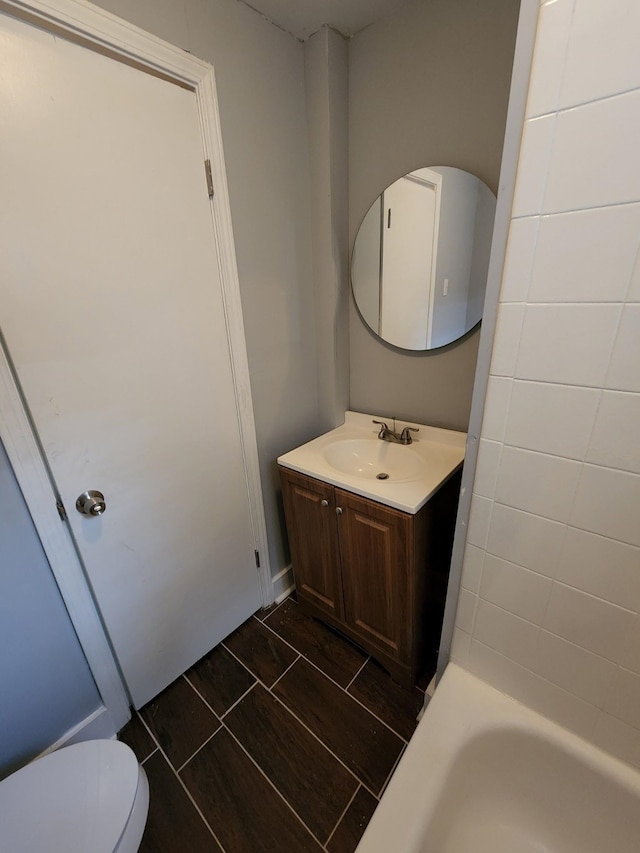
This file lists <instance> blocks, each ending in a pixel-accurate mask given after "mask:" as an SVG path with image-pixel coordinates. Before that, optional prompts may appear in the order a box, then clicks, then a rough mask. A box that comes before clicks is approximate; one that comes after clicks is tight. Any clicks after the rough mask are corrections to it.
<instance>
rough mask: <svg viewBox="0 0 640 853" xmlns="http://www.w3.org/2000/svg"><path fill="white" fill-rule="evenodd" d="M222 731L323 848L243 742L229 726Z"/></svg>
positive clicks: (223, 727) (223, 725) (224, 726)
mask: <svg viewBox="0 0 640 853" xmlns="http://www.w3.org/2000/svg"><path fill="white" fill-rule="evenodd" d="M222 729H223V730H224V731H225V732H227V733H228V734H229V735H230V736H231V737H232V738H233V740H234V741H235V742H236V743H237V744H238V746H239V747H240V749H241V750H242V751H243V752H244V754H245V755H246V756H247V758H248V759H249V761H250V762H251V763H252V764H253V765H254V767H255V768H256V769H257V770H258V772H259V773H260V774H261V775H262V776H264V778H265V779H266V781H267V783H268V784H269V786H270V787H271V788H273V790H274V791H275V792H276V794H277V795H278V796H279V797H280V799H281V800H282V802H283V803H284V804H285V805H286V807H287V808H288V809H289V811H290V812H291V813H292V814H293V816H294V817H295V818H297V819H298V820H299V821H300V823H301V824H302V826H303V827H304V828H305V829H306V830H307V832H308V833H309V835H310V836H311V838H313V839H314V841H317V842H318V844H320V846H322V844H321V842H320V841H319V840H318V836H317V835H316V834H315V832H312V831H311V830H310V829H309V827H308V826H307V824H306V823H305V822H304V821H303V820H302V818H301V817H300V815H299V814H298V812H297V811H296V810H295V809H294V808H293V806H292V805H291V803H290V802H289V801H288V800H287V798H286V797H285V796H284V794H283V793H282V792H281V791H280V790H279V789H278V788H277V787H276V785H275V784H274V782H272V781H271V779H270V778H269V777H268V776H267V774H266V773H265V772H264V770H263V769H262V767H260V765H259V764H258V762H257V761H256V760H255V759H254V758H253V756H252V755H251V753H250V752H249V751H248V750H247V749H245V747H244V746H243V744H242V743H241V741H240V740H239V739H238V738H237V737H236V736H235V734H234V733H233V732H232V731H231V729H230V728H229V727H228V726H226V725H225V724H224V723H223V724H222ZM216 840H217V839H216Z"/></svg>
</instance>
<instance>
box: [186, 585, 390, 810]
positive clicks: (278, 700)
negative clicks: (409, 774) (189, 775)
mask: <svg viewBox="0 0 640 853" xmlns="http://www.w3.org/2000/svg"><path fill="white" fill-rule="evenodd" d="M285 600H286V599H285ZM272 633H274V634H275V632H274V631H272ZM276 636H277V637H279V635H278V634H276ZM283 642H285V641H283ZM221 645H222V644H221ZM287 645H289V647H290V648H291V649H292V650H293V651H294V652H295V653H296V654H297V655H298V657H297V658H296V659H295V660H294V661H293V663H291V664H290V665H289V666H288V667H287V669H286V670H285V672H283V673H282V675H280V676H278V678H277V679H276V681H274V683H273V685H272V687H275V685H276V684H277V682H278V681H280V679H281V678H282V677H283V676H284V675H286V673H287V672H289V670H290V669H291V668H292V667H293V666H294V665H295V664H296V663H298V661H299V660H307V659H306V658H305V657H304V656H303V655H302V654H301V653H300V652H298V650H297V649H296V648H294V647H293V646H291V645H290V644H289V643H287ZM225 649H226V646H225ZM226 650H227V651H228V652H229V654H230V655H232V656H233V657H234V658H235V659H236V660H237V661H238V663H240V664H241V665H242V666H244V664H243V663H242V661H241V660H240V659H239V658H238V657H237V656H236V655H235V654H234V653H233V652H232V651H231V650H230V649H226ZM245 668H246V667H245ZM248 671H249V672H251V670H248ZM320 671H321V670H320ZM251 675H253V676H254V678H255V679H256V681H255V684H252V685H251V687H250V688H249V690H247V691H246V692H245V693H244V694H243V695H242V696H241V697H240V699H238V700H237V702H235V703H234V705H232V707H231V708H229V710H228V711H225V713H224V714H223V715H222V717H221V718H220V720H221V722H222V724H223V725H224V727H225V729H228V726H226V724H225V718H226V716H227V714H228V713H229V711H231V710H232V709H233V708H235V706H236V705H237V704H238V703H239V702H241V701H242V699H243V698H244V697H245V696H246V695H247V694H248V693H249V692H250V691H251V690H253V688H254V687H255V686H256V684H259V685H260V686H261V687H263V688H264V689H265V690H266V691H267V693H269V694H270V695H271V696H273V698H274V699H275V700H276V701H277V702H278V703H279V704H280V705H282V707H283V708H284V709H285V711H287V713H289V714H291V716H292V717H293V718H294V720H296V721H297V722H298V723H299V724H300V725H301V726H302V727H303V728H304V729H305V730H306V731H307V732H308V733H309V734H310V735H311V736H312V737H313V738H314V739H315V740H317V741H318V743H319V744H320V746H322V747H323V749H326V751H327V752H328V753H329V755H331V756H332V757H333V758H334V759H335V760H336V761H337V762H338V763H339V764H340V765H341V766H342V767H344V769H345V770H346V771H347V773H349V774H350V775H351V776H352V777H353V778H354V779H355V781H356V782H357V783H358V784H359V785H361V786H362V787H363V788H366V790H367V791H369V793H370V794H371V796H372V797H375V798H376V799H378V798H377V795H376V794H374V793H373V791H372V790H371V789H370V788H369V787H368V786H367V784H366V783H365V782H363V781H362V779H360V777H359V776H357V775H356V773H354V772H353V770H352V769H351V768H350V767H349V766H348V765H347V764H346V763H345V762H344V761H343V760H342V759H341V758H339V757H338V756H337V755H336V754H335V752H333V750H332V749H330V748H329V747H328V746H327V744H326V743H325V742H324V741H323V740H322V739H321V738H320V737H319V736H318V735H317V734H316V733H315V732H314V731H312V730H311V729H310V728H309V726H307V724H306V723H305V722H304V721H303V720H301V719H300V717H298V716H297V715H296V714H295V713H294V712H293V711H292V709H291V708H289V706H288V705H287V704H286V702H284V701H283V700H282V699H281V698H280V697H279V696H277V695H276V694H275V693H274V692H273V691H272V688H271V687H268V686H267V685H266V684H265V683H264V681H262V679H260V678H258V676H256V675H255V674H254V673H253V672H251ZM334 684H335V682H334ZM338 686H339V685H338ZM194 689H195V688H194ZM340 689H341V690H342V688H340ZM347 695H348V696H349V698H351V699H353V697H352V696H351V694H347ZM354 701H355V700H354ZM394 734H395V732H394ZM400 754H402V750H401V753H400Z"/></svg>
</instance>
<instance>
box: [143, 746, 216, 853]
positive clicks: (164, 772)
mask: <svg viewBox="0 0 640 853" xmlns="http://www.w3.org/2000/svg"><path fill="white" fill-rule="evenodd" d="M144 768H145V771H146V773H147V776H148V778H149V816H148V818H147V825H146V827H145V830H144V835H143V837H142V844H141V846H140V853H177V851H187V850H188V851H189V853H220V851H221V847H220V845H219V844H218V843H217V842H216V840H215V838H214V837H213V835H211V833H210V832H209V829H208V828H207V825H206V824H205V822H204V821H203V820H202V818H201V817H200V815H199V814H198V812H197V810H196V808H195V807H194V805H193V803H192V802H191V800H190V799H189V797H188V796H187V794H186V793H185V791H184V789H183V788H182V786H181V785H180V783H179V782H178V780H177V779H176V777H175V774H174V773H173V771H172V770H171V768H170V767H169V765H168V764H167V762H166V761H165V759H164V757H163V756H162V755H161V753H159V752H156V754H155V755H153V756H151V758H150V759H149V760H148V761H147V763H146V764H145V766H144Z"/></svg>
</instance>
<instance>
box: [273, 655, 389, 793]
mask: <svg viewBox="0 0 640 853" xmlns="http://www.w3.org/2000/svg"><path fill="white" fill-rule="evenodd" d="M274 693H275V694H276V695H277V696H278V697H279V698H280V699H282V701H283V702H284V703H285V705H286V706H287V707H288V708H290V709H291V710H292V711H293V713H294V714H295V715H296V716H297V717H299V718H300V719H301V720H302V721H303V722H304V724H305V725H307V726H308V727H309V728H310V729H311V731H312V732H313V733H314V734H316V735H317V736H318V737H319V738H320V739H321V740H322V742H323V743H324V744H326V745H327V746H328V747H329V749H330V750H331V751H332V752H333V753H334V754H335V755H337V756H338V758H339V759H340V760H341V761H343V762H344V763H345V764H346V765H347V767H349V768H350V769H351V770H352V771H353V772H354V773H355V774H356V776H358V778H359V779H360V780H361V781H362V782H364V783H365V784H366V785H367V786H368V787H369V788H370V789H371V790H372V791H373V792H374V793H376V794H377V793H378V792H379V791H380V790H381V789H382V786H383V785H384V783H385V781H386V779H387V776H388V775H389V773H390V772H391V770H392V769H393V766H394V764H395V762H396V760H397V758H398V756H399V755H400V752H401V751H402V747H403V745H404V742H403V741H402V740H401V739H400V738H399V737H398V736H397V735H395V734H394V733H393V732H391V731H389V729H388V728H387V727H386V726H385V725H383V724H382V723H381V722H380V721H379V720H377V719H376V718H375V717H374V716H373V715H372V714H370V713H369V712H368V711H366V710H365V709H364V708H363V707H362V706H361V705H359V704H358V703H357V702H356V701H355V700H354V699H352V698H351V696H349V694H347V693H345V692H344V691H343V690H341V689H340V688H339V687H336V685H335V684H333V682H331V681H329V679H328V678H326V676H324V675H323V674H322V673H320V672H318V670H317V669H315V668H314V667H313V666H311V664H309V663H307V661H305V660H303V659H301V660H299V661H297V662H296V663H295V664H294V665H293V666H292V667H291V669H290V670H289V671H288V672H287V673H286V675H284V676H283V678H281V679H280V681H279V682H278V683H277V684H276V685H275V687H274Z"/></svg>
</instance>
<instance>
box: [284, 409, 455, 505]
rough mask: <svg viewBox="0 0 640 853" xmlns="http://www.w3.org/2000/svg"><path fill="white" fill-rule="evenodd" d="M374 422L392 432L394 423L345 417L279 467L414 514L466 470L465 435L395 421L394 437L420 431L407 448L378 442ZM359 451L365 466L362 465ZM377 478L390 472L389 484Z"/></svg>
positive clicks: (369, 417) (353, 414)
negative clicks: (411, 429)
mask: <svg viewBox="0 0 640 853" xmlns="http://www.w3.org/2000/svg"><path fill="white" fill-rule="evenodd" d="M374 419H375V420H378V421H385V422H386V423H387V424H388V425H389V427H390V428H391V429H393V419H392V418H385V417H382V416H377V415H366V414H361V413H360V412H345V422H344V424H343V425H342V426H339V427H337V428H336V429H333V430H331V431H330V432H328V433H325V434H324V435H321V436H319V437H318V438H315V439H313V441H309V442H307V444H303V445H301V446H300V447H296V448H295V450H291V451H289V453H285V454H283V455H282V456H279V457H278V464H279V465H282V466H283V467H284V468H291V469H292V470H293V471H298V472H300V473H301V474H306V475H308V476H309V477H315V478H316V479H318V480H322V481H324V482H325V483H330V484H331V485H332V486H338V487H339V488H341V489H345V490H346V491H348V492H354V493H355V494H356V495H362V497H365V498H371V500H374V501H378V502H379V503H382V504H385V505H386V506H390V507H394V508H395V509H399V510H401V511H403V512H408V513H411V514H412V515H413V514H415V513H416V512H418V510H419V509H420V508H421V507H422V506H424V504H425V503H426V502H427V501H428V500H429V498H430V497H431V496H432V495H433V494H434V493H435V492H436V491H437V490H438V489H439V488H440V486H441V485H442V484H443V483H445V482H446V481H447V480H448V479H449V478H450V477H451V476H452V474H454V473H455V471H457V470H458V468H459V467H460V466H461V465H462V462H463V460H464V454H465V444H466V438H467V434H466V433H465V432H457V431H456V430H449V429H440V428H439V427H432V426H427V425H425V424H418V423H412V422H410V421H396V432H401V430H402V429H403V428H404V427H405V426H410V427H415V428H417V429H418V430H419V432H417V433H412V438H413V441H412V443H411V444H410V445H407V446H404V445H400V444H392V443H389V442H387V441H382V440H381V439H378V438H377V436H378V431H379V430H380V427H379V426H377V425H376V424H374V423H372V421H373V420H374ZM361 448H365V451H366V458H365V463H366V464H362V465H358V462H357V458H358V453H359V452H360V449H361ZM363 458H364V457H363ZM331 459H333V460H336V459H339V460H342V459H345V460H346V467H349V468H352V470H349V471H347V470H345V467H344V465H343V464H342V462H338V463H336V464H338V465H339V467H336V465H335V464H331V462H330V461H329V460H331ZM352 460H355V461H353V462H352ZM358 468H360V470H357V469H358ZM378 469H380V471H378ZM378 473H387V474H388V475H389V476H388V479H377V478H376V475H377V474H378Z"/></svg>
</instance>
